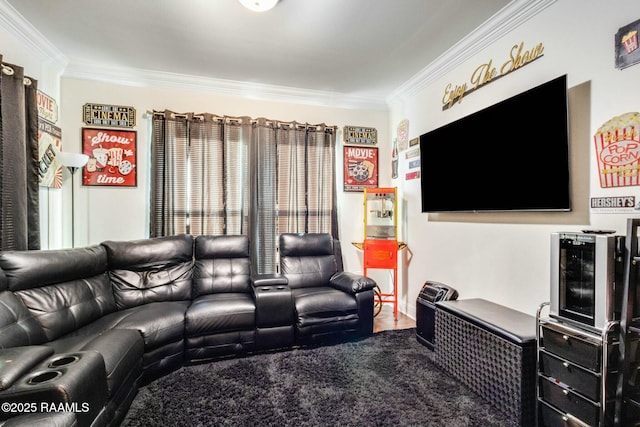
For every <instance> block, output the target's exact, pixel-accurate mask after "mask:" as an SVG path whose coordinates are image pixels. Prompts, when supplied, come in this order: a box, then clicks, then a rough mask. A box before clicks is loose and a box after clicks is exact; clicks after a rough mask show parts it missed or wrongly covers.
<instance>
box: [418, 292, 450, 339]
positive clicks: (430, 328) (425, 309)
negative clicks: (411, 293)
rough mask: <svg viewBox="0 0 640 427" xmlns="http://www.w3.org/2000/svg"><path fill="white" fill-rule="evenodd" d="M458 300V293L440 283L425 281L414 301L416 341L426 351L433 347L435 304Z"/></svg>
mask: <svg viewBox="0 0 640 427" xmlns="http://www.w3.org/2000/svg"><path fill="white" fill-rule="evenodd" d="M455 299H458V291H456V290H455V289H453V288H452V287H451V286H447V285H445V284H443V283H440V282H434V281H426V282H425V283H424V285H423V286H422V290H420V293H419V294H418V298H417V300H416V339H417V340H418V342H419V343H420V344H422V345H424V346H426V347H427V348H428V349H430V350H433V346H434V345H435V326H436V302H438V301H448V300H455Z"/></svg>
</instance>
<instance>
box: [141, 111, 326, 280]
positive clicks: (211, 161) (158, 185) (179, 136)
mask: <svg viewBox="0 0 640 427" xmlns="http://www.w3.org/2000/svg"><path fill="white" fill-rule="evenodd" d="M335 135H336V127H335V126H333V127H332V126H326V125H324V124H321V125H308V124H301V123H296V122H278V121H275V120H269V119H265V118H259V119H251V118H249V117H223V116H215V115H212V114H197V115H196V114H191V113H188V114H176V113H173V112H170V111H164V112H158V111H155V112H154V113H153V119H152V149H151V159H152V161H151V163H152V164H151V171H152V182H151V213H150V215H151V217H150V226H151V230H150V234H151V236H164V235H173V234H179V233H190V234H193V235H199V234H245V235H248V236H249V237H250V239H251V243H252V247H251V250H252V255H253V256H252V259H253V260H254V262H256V265H254V271H255V272H257V273H272V272H274V271H276V269H277V265H278V260H277V238H278V235H279V234H281V233H285V232H324V233H331V234H332V235H333V236H334V237H335V238H337V237H338V230H337V221H336V217H337V214H336V193H335V142H336V141H335V139H336V136H335Z"/></svg>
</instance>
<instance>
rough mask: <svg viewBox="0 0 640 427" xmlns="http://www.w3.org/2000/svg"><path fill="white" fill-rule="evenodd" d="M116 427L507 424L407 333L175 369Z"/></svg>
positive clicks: (141, 393) (413, 334)
mask: <svg viewBox="0 0 640 427" xmlns="http://www.w3.org/2000/svg"><path fill="white" fill-rule="evenodd" d="M123 425H124V426H145V427H146V426H292V427H293V426H295V427H303V426H341V427H344V426H434V427H435V426H438V427H440V426H446V427H457V426H460V427H463V426H464V427H466V426H477V427H492V426H510V427H511V426H513V424H512V423H510V422H508V421H507V420H506V419H505V418H504V417H503V416H502V415H500V413H499V412H497V411H496V410H495V408H493V407H491V406H489V405H487V404H485V403H483V402H482V401H481V399H480V398H479V397H478V396H476V395H475V394H473V393H472V392H470V391H468V390H467V389H466V388H465V387H464V386H462V385H461V384H459V383H458V382H457V381H455V380H454V379H452V378H451V377H449V376H448V375H446V374H444V373H443V372H442V371H441V370H440V368H438V367H437V365H435V364H434V362H433V356H432V353H431V352H430V351H429V350H428V349H427V348H426V347H424V346H422V345H421V344H420V343H418V342H417V341H416V331H415V329H405V330H399V331H385V332H380V333H377V334H375V335H374V336H373V337H370V338H367V339H363V340H359V341H355V342H348V343H343V344H336V345H331V346H324V347H315V348H303V349H295V350H289V351H282V352H277V353H268V354H258V355H253V356H247V357H242V358H233V359H225V360H218V361H214V362H210V363H207V364H200V365H194V366H188V367H184V368H181V369H180V370H178V371H175V372H173V373H171V374H169V375H167V376H165V377H162V378H160V379H158V380H156V381H155V382H153V383H151V384H149V385H148V386H145V387H142V388H141V389H140V391H139V392H138V395H137V396H136V398H135V400H134V402H133V404H132V406H131V409H130V410H129V413H128V414H127V417H126V418H125V420H124V423H123Z"/></svg>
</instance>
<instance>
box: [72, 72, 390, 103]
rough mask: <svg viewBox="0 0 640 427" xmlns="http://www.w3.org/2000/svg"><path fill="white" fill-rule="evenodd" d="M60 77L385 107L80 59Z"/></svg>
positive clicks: (315, 93) (367, 100)
mask: <svg viewBox="0 0 640 427" xmlns="http://www.w3.org/2000/svg"><path fill="white" fill-rule="evenodd" d="M64 77H70V78H76V79H84V80H96V81H101V82H105V83H114V84H118V85H126V86H134V87H148V86H154V87H166V88H174V89H184V90H192V91H198V92H210V93H216V94H219V95H229V96H239V97H243V98H250V99H259V100H266V101H276V102H288V103H295V104H304V105H315V106H328V107H337V108H345V109H366V110H379V111H387V109H388V106H387V104H386V101H385V100H384V98H382V97H380V98H371V97H362V96H352V95H345V94H342V93H338V92H327V91H318V90H311V89H299V88H292V87H286V86H275V85H265V84H259V83H251V82H242V81H237V80H225V79H215V78H209V77H201V76H192V75H186V74H178V73H168V72H161V71H153V70H143V69H137V68H136V69H132V68H129V69H127V68H123V67H105V66H104V65H98V64H95V63H83V62H80V61H73V62H71V63H70V64H69V65H68V67H67V68H66V70H65V72H64Z"/></svg>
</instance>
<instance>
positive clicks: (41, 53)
mask: <svg viewBox="0 0 640 427" xmlns="http://www.w3.org/2000/svg"><path fill="white" fill-rule="evenodd" d="M0 26H1V27H2V28H4V29H6V30H7V31H8V32H9V33H11V34H12V35H13V36H14V37H15V38H16V39H18V40H19V41H20V42H21V43H22V44H23V45H24V46H25V48H26V49H27V50H28V52H29V53H30V54H32V55H33V56H35V57H36V58H38V60H40V61H42V62H43V63H46V64H52V66H54V67H56V69H59V70H64V68H65V67H66V66H67V64H68V63H69V60H68V59H67V57H66V56H65V55H64V54H63V53H62V52H61V51H60V50H58V48H56V47H55V46H54V45H53V44H52V43H51V42H50V41H49V40H48V39H47V38H46V37H44V36H43V35H42V34H41V33H40V32H39V31H38V30H37V29H36V28H35V27H34V26H33V25H31V24H30V23H29V22H28V21H26V20H25V19H24V18H23V17H22V15H20V14H19V13H18V12H17V11H16V10H15V9H14V8H13V6H11V5H10V4H9V3H7V2H6V0H0Z"/></svg>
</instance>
